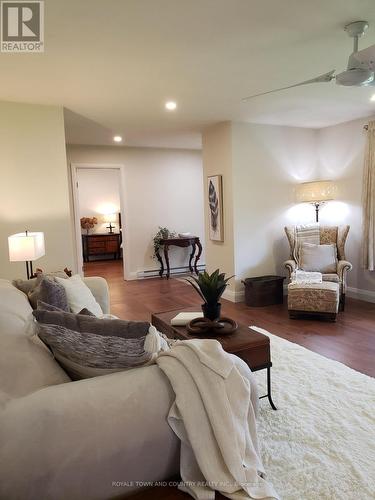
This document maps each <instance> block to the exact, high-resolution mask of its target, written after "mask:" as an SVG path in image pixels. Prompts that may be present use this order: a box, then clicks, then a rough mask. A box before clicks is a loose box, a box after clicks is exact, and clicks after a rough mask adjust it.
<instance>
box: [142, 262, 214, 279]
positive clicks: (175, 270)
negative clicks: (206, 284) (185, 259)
mask: <svg viewBox="0 0 375 500" xmlns="http://www.w3.org/2000/svg"><path fill="white" fill-rule="evenodd" d="M205 268H206V266H205V264H198V266H197V269H198V271H199V272H202V271H204V270H205ZM159 271H160V269H150V270H147V271H138V272H137V278H138V279H145V278H156V277H158V276H159ZM165 273H166V269H164V274H163V277H165ZM170 273H171V276H178V275H180V274H190V270H189V267H188V266H182V267H171V269H170Z"/></svg>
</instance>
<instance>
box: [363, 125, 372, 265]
mask: <svg viewBox="0 0 375 500" xmlns="http://www.w3.org/2000/svg"><path fill="white" fill-rule="evenodd" d="M363 265H364V268H365V269H368V270H369V271H374V270H375V121H371V122H370V123H369V124H368V130H367V143H366V150H365V165H364V171H363Z"/></svg>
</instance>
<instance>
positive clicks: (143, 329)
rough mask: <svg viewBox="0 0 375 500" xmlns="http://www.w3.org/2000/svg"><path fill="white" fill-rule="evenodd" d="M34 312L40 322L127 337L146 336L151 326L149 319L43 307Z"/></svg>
mask: <svg viewBox="0 0 375 500" xmlns="http://www.w3.org/2000/svg"><path fill="white" fill-rule="evenodd" d="M33 314H34V316H35V318H36V320H37V321H38V322H39V323H43V324H49V325H56V326H63V327H65V328H68V329H69V330H74V331H76V332H80V333H94V334H96V335H102V336H111V337H122V338H127V339H130V338H142V337H145V336H146V335H147V333H148V330H149V328H150V323H148V322H147V321H125V320H122V319H101V318H97V317H96V316H87V315H83V314H74V313H68V312H61V311H45V310H41V309H36V310H35V311H33Z"/></svg>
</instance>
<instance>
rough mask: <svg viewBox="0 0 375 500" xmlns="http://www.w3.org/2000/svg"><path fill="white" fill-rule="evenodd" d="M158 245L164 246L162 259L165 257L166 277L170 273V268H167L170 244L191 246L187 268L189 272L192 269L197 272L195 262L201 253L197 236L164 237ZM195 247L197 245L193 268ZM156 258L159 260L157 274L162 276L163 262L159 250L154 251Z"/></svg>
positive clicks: (183, 246) (196, 262)
mask: <svg viewBox="0 0 375 500" xmlns="http://www.w3.org/2000/svg"><path fill="white" fill-rule="evenodd" d="M160 245H162V246H163V247H164V259H165V263H166V266H167V274H166V276H167V279H168V278H169V276H170V274H171V273H170V268H169V247H170V246H176V247H182V248H186V247H189V246H191V247H192V250H191V254H190V258H189V270H190V272H191V273H192V272H193V271H195V273H196V274H198V268H197V264H198V261H199V259H200V256H201V255H202V245H201V242H200V240H199V238H198V236H190V237H188V238H166V239H164V240H161V241H160ZM197 247H198V253H197V255H196V257H195V261H194V268H193V265H192V263H193V259H194V255H195V251H196V249H197ZM156 258H157V259H158V261H159V262H160V271H159V276H160V277H161V278H162V276H163V273H164V263H163V259H162V257H161V255H160V252H159V251H157V252H156Z"/></svg>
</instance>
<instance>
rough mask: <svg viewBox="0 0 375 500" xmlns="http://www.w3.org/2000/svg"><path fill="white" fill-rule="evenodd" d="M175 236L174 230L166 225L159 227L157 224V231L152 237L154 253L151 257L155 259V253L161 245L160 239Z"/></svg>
mask: <svg viewBox="0 0 375 500" xmlns="http://www.w3.org/2000/svg"><path fill="white" fill-rule="evenodd" d="M175 236H176V232H175V231H170V230H169V229H168V228H167V227H161V226H159V228H158V232H157V233H156V234H155V236H154V237H153V239H152V241H153V245H154V253H153V255H152V258H153V259H156V258H157V257H156V254H157V252H158V251H159V250H160V247H161V244H160V242H161V240H166V239H167V238H174V237H175Z"/></svg>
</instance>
